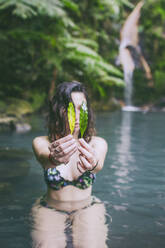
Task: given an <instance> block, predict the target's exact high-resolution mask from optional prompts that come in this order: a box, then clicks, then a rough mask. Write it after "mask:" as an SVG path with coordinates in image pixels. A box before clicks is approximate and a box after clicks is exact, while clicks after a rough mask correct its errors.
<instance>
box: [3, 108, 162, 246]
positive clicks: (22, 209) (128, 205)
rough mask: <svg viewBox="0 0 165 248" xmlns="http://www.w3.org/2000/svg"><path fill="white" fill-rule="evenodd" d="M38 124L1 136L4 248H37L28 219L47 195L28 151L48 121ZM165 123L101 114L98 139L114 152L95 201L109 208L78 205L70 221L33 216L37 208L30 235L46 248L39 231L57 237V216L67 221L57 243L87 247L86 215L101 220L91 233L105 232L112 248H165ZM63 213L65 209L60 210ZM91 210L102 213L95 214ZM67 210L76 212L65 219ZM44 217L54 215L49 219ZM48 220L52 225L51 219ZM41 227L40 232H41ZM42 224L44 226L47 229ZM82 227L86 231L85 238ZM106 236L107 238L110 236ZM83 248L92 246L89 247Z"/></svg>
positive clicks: (136, 115) (152, 116)
mask: <svg viewBox="0 0 165 248" xmlns="http://www.w3.org/2000/svg"><path fill="white" fill-rule="evenodd" d="M33 122H34V123H35V125H32V126H34V127H35V128H34V129H32V130H31V131H30V132H29V133H26V134H15V133H12V134H11V133H0V141H1V143H0V194H1V197H0V220H1V225H0V247H2V248H3V247H5V248H31V247H32V246H31V243H30V242H31V239H30V232H31V231H32V230H31V228H32V226H28V224H27V222H28V218H29V213H30V212H32V205H33V204H34V202H35V201H36V199H37V198H38V197H39V196H41V195H43V194H44V193H45V191H46V185H45V183H44V178H43V170H42V168H41V166H40V165H39V164H38V163H37V161H36V160H35V158H34V155H33V154H32V148H31V144H32V140H33V138H34V137H36V136H42V135H45V130H44V129H43V128H42V129H41V127H44V123H42V122H43V118H36V117H35V118H33ZM164 123H165V114H164V113H158V112H155V113H148V114H143V113H141V112H131V113H129V112H114V113H99V114H97V128H96V129H97V131H98V135H99V136H101V137H103V138H105V139H106V140H107V142H108V146H109V149H108V154H107V158H106V161H105V165H104V168H103V170H102V171H101V172H99V173H98V175H97V179H96V183H95V184H94V185H93V194H94V195H96V196H97V197H99V198H100V199H101V202H102V201H103V202H104V204H103V203H102V204H94V205H92V206H91V207H89V208H86V209H83V207H84V206H78V209H79V210H78V211H76V212H75V213H70V214H69V213H64V212H63V213H62V212H60V211H57V210H56V211H55V210H53V209H49V208H48V207H45V206H43V205H42V206H39V207H37V206H36V205H35V206H34V207H33V209H35V208H36V209H38V208H39V211H38V212H37V213H36V212H35V211H33V215H32V217H33V231H34V233H33V235H34V234H35V233H37V236H38V237H39V238H41V240H43V242H44V240H45V236H43V237H42V235H41V234H42V232H40V231H42V230H41V227H42V228H45V227H47V228H46V229H47V230H49V229H51V231H50V234H49V233H48V232H47V235H48V236H50V237H51V238H52V237H53V236H52V234H54V233H55V232H53V230H56V229H55V228H57V226H54V225H56V224H57V222H58V220H57V219H56V222H54V221H53V224H52V220H53V218H55V216H56V215H57V216H59V213H60V216H62V217H63V219H65V220H66V221H65V222H63V228H62V225H60V226H59V228H62V230H63V232H61V231H58V229H57V232H58V237H59V236H60V235H62V236H63V237H64V240H65V242H66V243H67V245H68V247H70V246H71V245H70V244H71V243H72V244H73V238H74V240H77V242H78V241H79V240H80V239H83V241H84V239H85V238H84V237H85V236H87V237H88V233H89V234H90V235H91V236H92V235H94V232H92V231H91V230H89V229H90V227H92V228H93V226H92V225H90V221H89V222H86V220H88V219H89V220H90V218H89V217H88V216H91V218H94V217H92V216H93V215H92V214H93V213H95V216H98V218H99V217H100V218H101V219H102V220H100V219H99V220H98V219H96V221H98V222H99V221H100V222H101V225H102V227H103V228H101V231H100V230H99V229H97V228H98V227H97V225H95V226H96V227H97V228H96V229H95V226H94V230H95V231H96V233H97V232H98V230H99V231H100V233H104V234H103V236H104V235H105V236H106V235H108V240H107V247H108V248H120V247H122V248H132V247H133V248H139V247H140V248H146V247H150V248H155V247H156V248H163V247H165V135H164ZM105 202H106V204H105ZM36 204H37V203H36ZM85 204H86V203H85ZM55 205H56V204H55ZM87 205H88V204H87ZM105 206H106V213H107V214H108V215H111V216H112V219H113V223H112V225H111V222H110V219H109V218H107V222H106V223H107V224H109V226H107V225H106V223H105V222H104V221H105V217H107V216H105V215H104V213H105ZM60 207H62V208H63V207H64V208H66V206H63V205H62V206H60ZM74 207H75V206H74ZM94 207H97V208H98V209H99V210H97V211H95V210H93V208H94ZM57 208H58V206H57V205H56V209H57ZM76 208H77V207H76ZM100 209H101V210H100ZM88 210H89V213H88ZM69 211H70V212H71V211H72V210H71V209H67V212H69ZM47 212H48V213H50V214H48V215H47ZM54 212H55V214H54ZM44 214H45V215H44ZM46 216H49V218H48V219H47V218H46ZM52 216H53V217H52ZM84 216H87V218H85V217H84ZM39 220H40V221H39ZM48 220H49V221H48ZM84 221H85V223H84ZM94 221H95V218H94ZM39 222H41V223H42V226H40V225H38V223H39ZM45 223H46V225H47V226H45V227H44V224H45ZM103 223H105V225H104V224H103ZM74 224H75V226H77V227H78V229H77V227H76V229H77V230H79V231H77V232H76V233H74V231H75V229H74V228H73V227H75V226H74ZM79 224H80V225H79ZM87 225H88V226H87ZM79 227H80V228H84V229H85V230H87V231H86V232H85V231H82V232H81V231H80V229H79ZM86 228H87V229H86ZM29 229H30V230H29ZM84 229H82V230H84ZM107 229H108V230H107ZM107 231H108V233H107V234H105V233H106V232H107ZM73 233H74V234H73ZM77 235H78V236H77ZM34 236H35V235H34ZM37 236H36V237H37ZM105 236H104V237H105ZM98 237H99V234H98ZM96 238H97V235H96ZM92 239H93V238H92ZM98 239H99V238H98ZM37 240H38V239H37ZM37 240H36V242H37ZM87 241H88V242H89V241H90V242H91V243H92V241H91V239H88V238H87ZM69 242H70V243H69ZM75 242H76V241H75ZM84 242H85V241H84ZM94 242H95V241H94ZM82 244H83V243H82ZM94 244H95V243H94ZM79 245H80V244H79ZM54 247H56V246H55V245H54ZM71 247H72V246H71ZM78 247H79V246H78ZM86 247H87V248H88V247H91V244H90V246H86ZM63 248H64V247H63ZM99 248H102V247H99Z"/></svg>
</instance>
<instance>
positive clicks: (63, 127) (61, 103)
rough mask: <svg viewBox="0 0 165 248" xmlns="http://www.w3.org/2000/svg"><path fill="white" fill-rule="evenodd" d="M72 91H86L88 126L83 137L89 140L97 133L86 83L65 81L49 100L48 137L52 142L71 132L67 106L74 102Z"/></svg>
mask: <svg viewBox="0 0 165 248" xmlns="http://www.w3.org/2000/svg"><path fill="white" fill-rule="evenodd" d="M72 92H82V93H84V95H85V98H86V101H87V107H88V126H87V129H86V131H85V133H84V136H83V138H84V139H85V141H86V142H89V141H90V140H91V138H92V136H93V135H94V134H95V129H94V117H93V112H92V109H91V106H90V101H89V99H88V94H87V91H86V89H85V87H84V85H83V84H82V83H80V82H77V81H73V82H64V83H61V84H59V85H58V86H57V88H56V92H55V95H54V96H53V98H52V100H50V102H49V114H48V137H49V140H50V141H51V142H53V141H55V140H56V139H59V138H61V137H64V136H66V135H68V134H69V133H70V129H69V122H68V117H67V108H68V105H69V102H73V100H72V97H71V93H72ZM73 104H74V103H73ZM79 138H80V133H79Z"/></svg>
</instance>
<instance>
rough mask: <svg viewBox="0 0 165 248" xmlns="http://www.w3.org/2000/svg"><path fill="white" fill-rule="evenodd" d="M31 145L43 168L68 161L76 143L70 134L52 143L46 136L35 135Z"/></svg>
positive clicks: (75, 147)
mask: <svg viewBox="0 0 165 248" xmlns="http://www.w3.org/2000/svg"><path fill="white" fill-rule="evenodd" d="M32 147H33V150H34V153H35V156H36V158H37V160H38V161H39V162H40V164H41V165H42V166H43V168H49V167H56V166H57V165H59V164H62V163H64V164H66V163H68V162H69V159H70V157H71V156H72V154H73V153H74V152H75V151H76V150H77V144H76V141H75V140H74V139H73V136H72V135H67V136H65V137H63V138H61V139H58V140H56V141H54V142H52V143H50V142H49V140H48V137H47V136H41V137H37V138H35V139H34V140H33V144H32Z"/></svg>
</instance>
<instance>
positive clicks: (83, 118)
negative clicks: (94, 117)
mask: <svg viewBox="0 0 165 248" xmlns="http://www.w3.org/2000/svg"><path fill="white" fill-rule="evenodd" d="M87 125H88V108H87V105H86V103H85V102H83V103H82V105H81V108H80V133H81V138H82V137H83V135H84V133H85V130H86V128H87Z"/></svg>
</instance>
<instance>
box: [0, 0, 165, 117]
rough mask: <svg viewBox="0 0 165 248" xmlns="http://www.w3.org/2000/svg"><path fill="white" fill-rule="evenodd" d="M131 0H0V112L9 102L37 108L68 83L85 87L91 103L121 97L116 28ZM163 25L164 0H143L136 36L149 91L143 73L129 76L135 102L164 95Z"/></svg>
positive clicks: (133, 4)
mask: <svg viewBox="0 0 165 248" xmlns="http://www.w3.org/2000/svg"><path fill="white" fill-rule="evenodd" d="M136 3H137V1H128V0H90V1H88V0H83V1H78V0H42V1H41V0H33V1H28V0H0V23H1V24H0V25H1V29H0V54H1V66H0V73H1V79H0V112H1V113H2V112H5V111H6V107H5V103H6V102H7V103H9V102H11V103H13V102H14V101H15V98H17V99H24V100H26V101H27V102H29V103H30V105H31V107H32V109H33V110H38V109H40V107H41V106H43V105H44V104H45V101H46V99H47V97H48V96H49V97H50V96H51V95H52V94H53V92H54V90H55V86H56V85H57V84H58V83H60V82H63V81H71V80H79V81H82V82H84V83H85V84H86V85H87V87H88V89H89V93H90V95H91V97H92V99H96V97H97V99H99V100H100V101H102V99H103V100H105V101H107V100H109V99H110V98H112V97H115V98H117V99H119V100H120V99H123V88H124V82H123V73H122V68H117V66H116V65H115V60H116V58H117V55H118V46H119V32H120V28H121V26H122V24H123V23H124V20H125V19H126V17H127V16H128V14H129V13H130V12H131V11H132V9H133V8H134V6H135V5H136ZM164 24H165V2H164V0H157V1H155V0H148V1H146V3H145V5H144V6H143V9H142V16H141V19H140V26H139V32H140V37H141V46H142V50H143V53H144V55H145V57H146V58H147V61H148V62H149V64H150V66H151V68H152V73H153V78H154V87H150V86H149V85H148V84H147V80H146V79H145V75H144V72H143V71H142V70H140V69H137V70H136V71H135V79H134V81H135V82H134V85H135V90H134V102H135V103H136V104H139V105H142V104H145V103H149V102H154V101H156V100H157V99H159V98H161V97H162V96H163V95H164V94H165V82H164V76H165V70H164V69H165V59H164V58H165V42H164V39H165V33H164V32H165V31H164ZM29 111H30V110H29ZM13 112H14V111H13Z"/></svg>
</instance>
